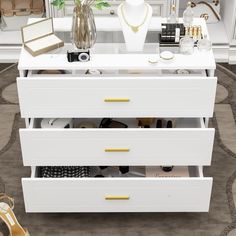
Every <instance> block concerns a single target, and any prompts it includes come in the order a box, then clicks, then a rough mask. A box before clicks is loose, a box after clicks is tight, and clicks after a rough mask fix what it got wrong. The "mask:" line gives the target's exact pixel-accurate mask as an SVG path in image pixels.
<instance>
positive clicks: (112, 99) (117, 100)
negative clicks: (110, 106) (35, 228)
mask: <svg viewBox="0 0 236 236" xmlns="http://www.w3.org/2000/svg"><path fill="white" fill-rule="evenodd" d="M104 102H130V99H129V98H105V99H104Z"/></svg>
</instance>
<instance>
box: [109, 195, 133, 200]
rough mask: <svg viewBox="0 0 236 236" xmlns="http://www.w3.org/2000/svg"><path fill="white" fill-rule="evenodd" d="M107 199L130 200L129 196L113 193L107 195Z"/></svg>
mask: <svg viewBox="0 0 236 236" xmlns="http://www.w3.org/2000/svg"><path fill="white" fill-rule="evenodd" d="M105 199H106V200H129V199H130V197H129V196H113V195H107V196H105Z"/></svg>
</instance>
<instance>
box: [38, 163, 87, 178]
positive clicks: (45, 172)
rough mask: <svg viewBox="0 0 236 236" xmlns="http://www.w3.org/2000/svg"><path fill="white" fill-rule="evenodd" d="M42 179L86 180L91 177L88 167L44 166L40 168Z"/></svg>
mask: <svg viewBox="0 0 236 236" xmlns="http://www.w3.org/2000/svg"><path fill="white" fill-rule="evenodd" d="M39 173H40V177H42V178H84V177H89V176H90V168H89V167H88V166H43V167H40V172H39Z"/></svg>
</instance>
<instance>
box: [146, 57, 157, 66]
mask: <svg viewBox="0 0 236 236" xmlns="http://www.w3.org/2000/svg"><path fill="white" fill-rule="evenodd" d="M148 63H149V64H151V65H156V64H157V63H158V57H157V56H152V57H149V58H148Z"/></svg>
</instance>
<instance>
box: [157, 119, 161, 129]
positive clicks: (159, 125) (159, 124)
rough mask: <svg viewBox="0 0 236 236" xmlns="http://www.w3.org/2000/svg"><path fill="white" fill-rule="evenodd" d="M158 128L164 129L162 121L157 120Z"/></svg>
mask: <svg viewBox="0 0 236 236" xmlns="http://www.w3.org/2000/svg"><path fill="white" fill-rule="evenodd" d="M156 128H162V120H157V124H156Z"/></svg>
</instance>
